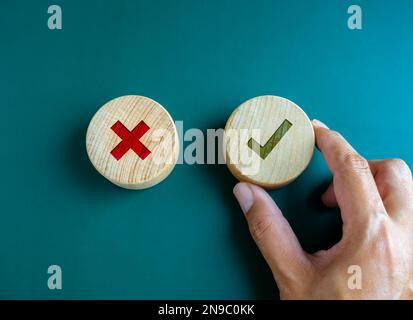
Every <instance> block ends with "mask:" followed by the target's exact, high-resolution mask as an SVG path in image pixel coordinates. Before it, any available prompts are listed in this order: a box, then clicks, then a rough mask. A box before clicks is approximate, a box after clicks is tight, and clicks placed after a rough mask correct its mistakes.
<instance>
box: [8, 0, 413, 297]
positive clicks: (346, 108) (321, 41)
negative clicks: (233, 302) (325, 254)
mask: <svg viewBox="0 0 413 320" xmlns="http://www.w3.org/2000/svg"><path fill="white" fill-rule="evenodd" d="M356 2H357V4H359V5H361V6H362V8H363V30H362V31H350V30H349V29H348V28H347V18H348V14H347V8H348V6H349V5H351V4H353V1H341V0H334V1H333V0H314V1H307V0H302V1H298V0H294V1H287V0H285V1H275V0H268V1H265V0H259V1H250V0H248V1H247V0H239V1H229V0H209V1H205V0H204V1H201V0H180V1H166V0H165V1H160V0H145V1H143V0H142V1H127V0H123V1H122V0H117V1H107V0H106V1H101V0H95V1H80V0H70V1H57V2H54V1H43V0H38V1H29V0H24V1H10V0H9V1H2V2H1V4H0V101H1V118H0V119H1V126H0V134H1V137H2V139H1V144H2V146H1V156H0V164H1V168H2V172H1V178H2V181H1V185H0V199H1V209H0V219H1V220H0V261H1V262H0V298H7V299H11V298H19V299H33V298H38V299H63V298H67V299H99V298H102V299H164V298H165V299H181V298H185V299H204V298H205V299H209V298H213V299H255V298H264V299H273V298H277V297H278V292H277V288H276V285H275V283H274V281H273V279H272V276H271V273H270V272H269V269H268V268H267V266H266V265H265V262H264V260H263V258H262V257H261V256H260V254H259V252H258V250H257V249H256V247H255V244H254V243H253V241H252V240H251V238H250V235H249V232H248V229H247V225H246V222H245V221H244V217H243V215H242V213H241V211H240V209H239V208H238V205H237V203H236V201H235V199H234V198H233V195H232V188H233V186H234V185H235V183H236V181H235V179H234V178H233V177H232V176H231V174H230V173H229V171H228V170H227V168H226V166H225V165H192V166H189V165H178V166H177V167H176V169H175V170H174V171H173V173H172V174H171V175H170V176H169V178H168V179H166V180H165V181H164V182H163V183H161V184H159V185H157V186H156V187H154V188H151V189H148V190H145V191H139V192H136V191H128V190H123V189H120V188H118V187H116V186H114V185H112V184H110V183H109V182H108V181H106V180H105V179H104V178H103V177H101V176H100V175H99V174H98V173H97V172H95V171H94V169H93V167H92V166H91V164H90V163H89V160H88V158H87V155H86V151H85V143H84V140H85V133H86V127H87V125H88V122H89V121H90V119H91V117H92V116H93V114H94V113H95V112H96V111H97V109H98V108H99V107H100V106H101V105H103V104H104V103H105V102H106V101H108V100H110V99H112V98H114V97H117V96H121V95H125V94H141V95H145V96H148V97H151V98H153V99H155V100H157V101H159V102H160V103H161V104H162V105H164V106H165V107H166V108H167V109H168V110H169V112H170V113H171V115H172V116H173V117H174V119H175V120H183V121H184V128H185V129H189V128H200V129H201V130H202V131H204V132H206V130H207V129H208V128H220V127H223V126H224V124H225V121H226V119H227V118H228V116H229V115H230V113H231V112H232V110H233V109H234V108H235V107H237V106H238V105H239V104H240V103H242V102H243V101H244V100H246V99H249V98H252V97H254V96H258V95H263V94H274V95H280V96H284V97H287V98H289V99H291V100H293V101H295V102H296V103H297V104H299V105H300V106H301V107H302V108H303V109H304V110H305V111H306V112H307V114H308V115H309V117H310V118H319V119H321V120H323V121H324V122H326V123H327V124H328V125H329V126H330V127H331V128H334V129H336V130H338V131H340V132H341V133H342V134H343V135H344V136H345V137H346V138H348V140H349V141H350V142H351V143H352V144H353V145H354V146H355V147H356V148H357V149H358V150H359V151H360V152H361V153H362V154H363V155H364V156H365V157H367V158H386V157H400V158H403V159H405V160H406V161H407V162H408V163H409V164H410V165H412V164H413V151H412V143H411V137H412V136H413V126H412V125H411V122H412V116H413V106H412V98H413V81H412V74H413V59H412V57H413V41H412V30H413V19H412V15H413V5H412V2H411V1H409V0H405V1H377V0H375V1H362V0H358V1H356ZM50 4H59V5H60V6H61V7H62V10H63V30H61V31H51V30H49V29H48V28H47V19H48V15H47V8H48V6H49V5H50ZM187 144H188V143H185V145H187ZM329 178H330V174H329V172H328V170H327V169H326V166H325V164H324V161H323V159H322V157H321V156H320V154H319V153H318V152H317V153H316V154H315V157H314V159H313V161H312V163H311V165H310V166H309V168H308V170H306V171H305V173H304V174H303V175H302V176H300V178H299V179H298V180H297V181H296V182H294V183H293V184H291V185H289V186H287V187H285V188H284V189H282V190H278V191H272V192H271V195H272V196H273V197H274V199H275V200H276V201H277V203H278V204H279V206H280V207H281V208H282V210H283V211H284V214H285V216H286V217H287V218H288V220H289V221H290V222H291V224H292V226H293V228H294V230H295V231H296V233H297V235H298V237H299V239H300V241H301V243H302V245H303V246H304V248H305V249H306V250H309V251H315V250H318V249H321V248H328V247H329V246H331V245H332V244H333V243H335V242H336V241H337V240H338V239H340V232H341V231H340V230H341V220H340V217H339V213H338V212H337V211H335V210H332V211H331V210H326V209H324V208H322V206H320V204H319V201H318V199H319V195H320V192H321V191H322V190H323V188H324V186H325V183H326V181H328V180H329ZM51 264H58V265H60V266H61V267H62V270H63V290H61V291H50V290H49V289H48V288H47V279H48V274H47V267H48V266H49V265H51Z"/></svg>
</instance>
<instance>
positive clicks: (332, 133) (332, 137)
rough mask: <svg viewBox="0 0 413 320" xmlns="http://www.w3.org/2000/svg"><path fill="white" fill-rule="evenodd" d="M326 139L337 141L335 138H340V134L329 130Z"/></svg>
mask: <svg viewBox="0 0 413 320" xmlns="http://www.w3.org/2000/svg"><path fill="white" fill-rule="evenodd" d="M327 136H328V138H330V139H331V140H334V139H337V138H342V136H341V134H340V133H339V132H337V131H334V130H330V131H329V132H328V133H327Z"/></svg>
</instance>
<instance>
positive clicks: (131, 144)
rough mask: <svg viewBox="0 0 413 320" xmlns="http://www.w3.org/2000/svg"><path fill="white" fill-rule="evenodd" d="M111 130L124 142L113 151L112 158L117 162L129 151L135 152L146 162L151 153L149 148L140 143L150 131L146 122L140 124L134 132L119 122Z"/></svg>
mask: <svg viewBox="0 0 413 320" xmlns="http://www.w3.org/2000/svg"><path fill="white" fill-rule="evenodd" d="M111 129H112V130H113V131H114V132H115V133H116V134H117V135H118V136H119V137H120V138H122V141H121V142H120V143H119V144H118V145H117V146H116V147H115V149H113V150H112V151H111V154H112V156H114V157H115V159H116V160H119V159H121V158H122V157H123V156H124V155H125V153H126V152H128V151H129V149H132V150H133V151H135V153H136V154H137V155H138V156H139V158H141V159H142V160H145V158H146V157H147V156H148V155H149V154H150V153H151V152H150V151H149V150H148V148H146V147H145V146H144V145H143V144H142V142H140V141H139V139H140V138H141V137H142V136H143V135H144V134H145V133H146V131H148V130H149V129H150V128H149V126H148V125H147V124H146V123H145V122H143V121H141V122H139V123H138V125H137V126H136V127H135V128H134V129H133V130H132V131H129V130H128V128H126V127H125V126H124V125H123V124H122V122H120V121H119V120H118V121H117V122H116V123H115V124H114V125H113V126H112V128H111Z"/></svg>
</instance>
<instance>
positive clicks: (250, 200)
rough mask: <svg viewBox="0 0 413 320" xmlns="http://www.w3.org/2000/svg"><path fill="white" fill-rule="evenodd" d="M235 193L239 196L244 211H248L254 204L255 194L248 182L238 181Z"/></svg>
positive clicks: (236, 196)
mask: <svg viewBox="0 0 413 320" xmlns="http://www.w3.org/2000/svg"><path fill="white" fill-rule="evenodd" d="M234 195H235V198H237V200H238V202H239V205H240V207H241V210H242V212H244V214H245V213H247V212H248V211H249V210H250V209H251V207H252V205H253V204H254V194H253V193H252V190H251V188H250V187H249V186H248V184H246V183H242V182H241V183H238V184H237V185H236V186H235V188H234Z"/></svg>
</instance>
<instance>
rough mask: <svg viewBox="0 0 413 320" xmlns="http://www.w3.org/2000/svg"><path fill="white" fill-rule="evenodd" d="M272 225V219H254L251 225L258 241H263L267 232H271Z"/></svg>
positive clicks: (254, 237) (251, 230)
mask: <svg viewBox="0 0 413 320" xmlns="http://www.w3.org/2000/svg"><path fill="white" fill-rule="evenodd" d="M271 226H272V219H270V218H269V217H263V218H261V219H258V220H256V221H253V222H252V223H251V225H250V232H251V235H252V237H253V239H254V240H255V242H256V243H261V242H262V240H263V239H264V237H265V236H266V234H268V232H270V230H271Z"/></svg>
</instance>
